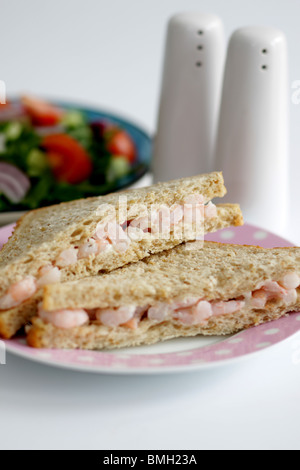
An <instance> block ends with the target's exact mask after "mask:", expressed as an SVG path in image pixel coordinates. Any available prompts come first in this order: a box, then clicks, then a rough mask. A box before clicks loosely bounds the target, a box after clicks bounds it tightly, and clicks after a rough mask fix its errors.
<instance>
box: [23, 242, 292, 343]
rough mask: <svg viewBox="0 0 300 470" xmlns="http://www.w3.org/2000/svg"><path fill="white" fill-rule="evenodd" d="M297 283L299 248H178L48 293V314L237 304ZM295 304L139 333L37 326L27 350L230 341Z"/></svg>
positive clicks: (142, 327) (146, 323)
mask: <svg viewBox="0 0 300 470" xmlns="http://www.w3.org/2000/svg"><path fill="white" fill-rule="evenodd" d="M291 272H293V273H294V272H296V273H298V275H300V248H296V247H295V248H275V249H263V248H260V247H254V246H240V245H226V244H225V245H224V244H218V243H213V242H205V243H204V246H203V247H202V248H200V247H199V245H197V242H196V243H188V244H186V245H181V246H178V247H176V248H173V249H172V250H169V251H167V252H163V253H159V254H157V255H154V256H152V257H150V258H147V259H144V260H142V261H139V262H138V263H136V264H133V265H129V266H125V267H123V268H121V269H118V270H116V271H114V272H112V273H110V274H106V275H103V276H101V277H99V276H95V277H91V278H88V279H82V280H81V281H74V282H67V283H64V284H56V285H51V286H46V287H45V289H44V300H43V307H44V308H45V310H47V311H52V310H53V311H55V310H60V309H75V308H85V309H94V308H107V307H112V308H113V307H120V306H129V305H136V306H144V305H157V304H159V303H161V302H164V303H171V302H174V301H175V302H177V301H182V300H184V299H187V298H191V297H196V298H202V299H205V300H208V301H228V300H231V299H238V298H240V296H243V295H245V294H246V293H248V292H250V291H255V290H256V289H258V286H261V285H262V284H264V283H265V282H266V281H269V280H272V281H276V282H277V281H280V280H281V279H282V278H283V277H284V276H285V275H286V274H288V273H291ZM297 293H298V298H297V299H296V300H295V301H293V302H292V303H290V304H289V305H288V306H287V305H286V304H285V303H284V301H283V300H282V299H275V300H274V299H273V300H269V301H268V302H267V303H266V305H265V307H264V308H262V309H257V308H256V309H254V308H252V307H250V306H249V305H246V306H245V307H243V308H242V309H241V310H239V311H238V312H236V313H232V314H224V315H219V316H212V317H211V318H209V320H208V321H207V322H206V323H205V324H201V325H190V326H188V325H183V324H180V323H179V322H178V321H175V320H168V321H164V322H162V323H155V322H153V320H149V319H145V320H142V321H141V322H140V323H139V326H138V328H137V329H135V330H132V329H130V328H128V327H126V326H119V327H115V328H112V327H107V326H104V325H101V324H99V323H97V321H91V322H90V323H89V324H86V325H83V326H80V327H76V328H72V329H68V330H65V329H61V328H57V327H55V326H53V325H52V324H49V323H45V322H44V321H42V320H41V319H40V318H38V317H35V318H34V319H33V325H32V326H31V327H29V328H28V344H29V345H31V346H34V347H46V348H82V349H103V348H108V349H110V348H116V347H125V346H136V345H140V344H151V343H154V342H157V341H160V340H165V339H170V338H174V337H179V336H194V335H197V334H203V335H223V334H224V335H227V334H232V333H235V332H237V331H239V330H241V329H244V328H248V327H250V326H254V325H258V324H260V323H263V322H266V321H270V320H274V319H277V318H279V317H281V316H283V315H285V314H286V313H288V312H289V311H297V310H298V309H300V288H298V290H297Z"/></svg>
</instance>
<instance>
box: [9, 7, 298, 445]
mask: <svg viewBox="0 0 300 470" xmlns="http://www.w3.org/2000/svg"><path fill="white" fill-rule="evenodd" d="M185 10H190V11H204V12H211V13H215V14H218V15H219V16H221V17H222V18H223V20H224V23H225V27H226V33H227V36H228V37H229V35H230V34H231V33H232V32H233V30H234V29H236V28H238V27H241V26H246V25H255V24H256V25H258V24H259V25H267V26H274V27H277V28H279V29H282V30H283V31H284V32H285V33H286V35H287V39H288V43H289V51H290V84H291V90H290V91H291V96H292V82H293V81H295V80H300V61H299V49H300V27H299V21H300V2H299V0H276V1H274V0H251V1H242V0H226V1H224V0H202V1H201V2H200V1H192V0H142V1H141V0H139V1H138V0H109V1H103V0H84V1H83V0H51V1H49V0H48V1H44V2H41V1H39V0H26V1H24V2H21V1H20V0H1V3H0V13H1V28H0V44H1V67H0V79H1V80H4V81H5V82H6V85H7V91H8V92H9V93H11V94H14V93H19V92H21V91H30V92H34V93H36V94H42V95H47V96H50V97H54V98H63V99H72V100H75V101H78V102H83V103H89V104H92V105H99V106H101V107H104V108H107V109H110V110H114V111H117V112H119V113H121V114H123V115H125V116H129V117H131V118H133V119H134V120H135V121H137V122H140V123H141V124H142V125H143V126H144V127H146V128H147V129H148V130H150V131H151V132H154V130H155V121H156V112H157V105H158V97H159V87H160V77H161V67H162V60H163V47H164V38H165V30H166V22H167V20H168V18H169V17H170V16H171V15H172V14H174V13H176V12H180V11H185ZM290 107H291V157H290V167H291V181H290V198H291V214H292V216H291V218H290V224H289V227H288V229H287V230H286V236H287V237H288V238H289V239H290V240H292V241H294V242H295V243H298V244H300V223H299V209H298V203H299V196H300V184H299V174H300V155H299V149H300V132H299V124H300V105H295V104H294V105H293V104H292V102H291V105H290ZM279 231H280V230H279ZM295 344H296V343H295V339H294V340H291V341H289V342H287V343H285V344H283V345H282V346H280V347H275V349H274V350H270V351H268V352H265V353H262V354H261V356H259V357H258V358H254V359H249V360H248V361H246V362H243V363H241V364H239V365H235V366H232V367H229V366H227V367H226V368H222V369H216V370H213V371H211V372H205V373H203V372H202V373H189V374H185V375H182V374H181V375H178V376H176V375H174V376H167V377H109V376H93V375H89V374H80V373H75V372H65V371H62V370H56V369H54V368H51V367H42V366H40V365H37V364H32V363H29V362H26V361H24V360H22V359H18V358H16V357H13V356H10V355H8V358H7V365H6V366H0V382H1V385H0V410H1V413H0V415H1V426H0V447H1V448H10V449H15V448H86V449H89V448H91V449H92V448H93V449H97V448H98V449H105V448H106V449H118V448H123V449H127V448H128V449H135V448H145V449H153V448H159V449H164V448H170V449H176V448H183V449H188V448H197V449H203V448H211V449H215V448H225V449H226V448H298V449H299V448H300V444H299V441H300V439H299V432H298V428H299V425H298V424H299V419H300V404H299V389H300V365H298V366H297V365H296V364H295V361H294V363H293V360H292V357H293V353H295V351H294V349H293V346H295Z"/></svg>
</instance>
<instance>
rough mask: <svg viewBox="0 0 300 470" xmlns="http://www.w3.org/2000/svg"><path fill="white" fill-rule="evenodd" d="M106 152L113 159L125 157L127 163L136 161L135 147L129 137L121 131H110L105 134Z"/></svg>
mask: <svg viewBox="0 0 300 470" xmlns="http://www.w3.org/2000/svg"><path fill="white" fill-rule="evenodd" d="M106 138H107V144H106V148H107V150H108V151H109V152H110V153H112V154H113V155H114V156H115V157H118V156H120V157H125V158H126V159H127V160H128V161H129V163H133V162H134V161H135V160H136V147H135V143H134V141H133V140H132V138H131V137H130V135H129V134H128V133H127V132H126V131H124V130H122V129H117V128H116V129H114V130H112V129H110V130H109V131H108V132H107V137H106Z"/></svg>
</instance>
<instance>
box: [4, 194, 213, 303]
mask: <svg viewBox="0 0 300 470" xmlns="http://www.w3.org/2000/svg"><path fill="white" fill-rule="evenodd" d="M204 201H205V200H204V197H203V196H202V195H193V196H189V197H187V198H186V199H185V201H184V202H183V204H174V205H173V206H172V207H171V208H168V207H166V206H161V208H159V209H158V210H154V211H152V212H151V216H150V217H148V216H147V217H139V218H136V219H133V220H130V221H128V220H126V221H125V222H122V223H121V224H118V223H117V222H116V221H115V220H113V221H109V222H107V223H105V224H102V225H101V224H98V226H97V229H96V232H95V233H94V235H93V236H92V237H90V238H89V239H88V240H86V241H85V242H84V243H82V244H81V245H79V246H75V247H71V248H68V249H67V250H64V251H62V252H61V253H60V254H59V256H58V258H57V259H56V260H55V261H54V262H53V263H52V264H51V263H50V264H49V265H46V266H43V267H42V268H40V270H39V271H38V273H37V275H36V276H27V277H25V278H24V279H22V280H21V281H19V282H16V283H14V284H12V285H11V286H10V287H9V288H8V290H7V291H6V293H5V294H4V295H3V296H2V297H0V311H1V310H9V309H11V308H14V307H17V306H19V305H21V304H22V303H23V302H25V301H26V300H28V299H30V298H31V297H32V296H33V295H34V294H35V293H36V292H37V291H38V290H39V288H41V287H43V286H45V285H47V284H54V283H57V282H60V280H61V272H60V270H61V269H63V268H65V267H68V266H72V265H74V264H75V263H77V261H78V260H81V259H86V258H89V257H91V256H93V255H94V256H98V255H101V254H103V253H105V254H107V252H109V251H114V252H117V253H124V252H126V250H127V249H128V248H129V246H130V244H131V243H132V242H137V241H140V240H142V239H143V237H153V239H156V238H159V237H160V236H163V237H165V238H169V237H170V236H171V234H173V236H176V235H177V236H178V235H179V231H178V230H181V233H186V232H185V230H186V229H187V230H189V229H190V228H191V227H196V231H197V230H199V234H200V232H202V230H203V227H204V224H203V222H204V218H214V217H217V208H216V206H215V205H214V204H213V203H212V202H209V203H208V204H206V205H205V204H204ZM176 232H177V233H176Z"/></svg>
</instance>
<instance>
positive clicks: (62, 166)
mask: <svg viewBox="0 0 300 470" xmlns="http://www.w3.org/2000/svg"><path fill="white" fill-rule="evenodd" d="M41 145H42V147H43V148H44V149H45V150H46V152H47V157H48V160H49V163H50V166H51V168H52V171H53V173H54V175H55V177H56V178H57V180H58V181H64V182H66V183H70V184H79V183H81V182H82V181H84V180H86V179H87V178H88V177H89V176H90V174H91V173H92V169H93V165H92V160H91V158H90V156H89V154H88V153H87V152H86V150H85V149H84V148H83V147H82V146H81V145H80V144H79V143H78V142H77V140H75V139H73V137H71V136H69V135H68V134H52V135H48V136H46V137H44V139H43V141H42V144H41Z"/></svg>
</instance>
